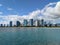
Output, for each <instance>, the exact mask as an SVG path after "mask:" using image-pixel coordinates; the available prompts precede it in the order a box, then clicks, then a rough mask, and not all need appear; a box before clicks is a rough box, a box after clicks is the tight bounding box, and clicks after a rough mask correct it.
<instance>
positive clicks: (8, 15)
mask: <svg viewBox="0 0 60 45" xmlns="http://www.w3.org/2000/svg"><path fill="white" fill-rule="evenodd" d="M24 19H28V20H29V19H44V20H46V21H52V22H53V23H60V1H59V0H44V1H43V0H0V24H1V23H3V24H8V23H9V21H13V22H15V21H17V20H18V21H20V22H22V21H23V20H24Z"/></svg>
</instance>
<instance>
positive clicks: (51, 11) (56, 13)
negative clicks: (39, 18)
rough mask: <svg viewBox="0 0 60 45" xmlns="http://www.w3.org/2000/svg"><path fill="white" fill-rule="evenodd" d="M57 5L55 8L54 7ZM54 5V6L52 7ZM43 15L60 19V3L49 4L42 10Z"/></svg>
mask: <svg viewBox="0 0 60 45" xmlns="http://www.w3.org/2000/svg"><path fill="white" fill-rule="evenodd" d="M54 4H55V6H54V7H52V6H53V5H54ZM50 5H52V6H50ZM41 12H42V14H43V15H44V16H46V17H49V18H51V19H57V18H60V2H57V3H49V4H48V6H47V5H46V6H45V8H44V9H42V11H41Z"/></svg>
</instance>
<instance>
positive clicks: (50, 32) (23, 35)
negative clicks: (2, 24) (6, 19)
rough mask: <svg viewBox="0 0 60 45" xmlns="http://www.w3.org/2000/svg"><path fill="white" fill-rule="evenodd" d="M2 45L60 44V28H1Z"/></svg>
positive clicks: (0, 39)
mask: <svg viewBox="0 0 60 45" xmlns="http://www.w3.org/2000/svg"><path fill="white" fill-rule="evenodd" d="M0 45H60V28H35V27H31V28H27V27H25V28H19V27H17V28H16V27H14V28H12V27H11V28H0Z"/></svg>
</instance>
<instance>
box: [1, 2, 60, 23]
mask: <svg viewBox="0 0 60 45" xmlns="http://www.w3.org/2000/svg"><path fill="white" fill-rule="evenodd" d="M8 10H13V9H12V8H8ZM41 15H42V16H41ZM1 17H2V18H3V20H5V21H6V22H9V21H13V22H15V21H17V20H19V21H21V22H23V19H42V18H43V19H45V20H51V21H55V19H59V18H60V1H59V2H54V3H49V4H47V5H46V6H45V7H44V8H43V9H42V10H40V9H37V10H35V11H32V12H30V13H28V14H27V15H22V16H20V15H8V16H1V15H0V18H1ZM6 22H5V23H6Z"/></svg>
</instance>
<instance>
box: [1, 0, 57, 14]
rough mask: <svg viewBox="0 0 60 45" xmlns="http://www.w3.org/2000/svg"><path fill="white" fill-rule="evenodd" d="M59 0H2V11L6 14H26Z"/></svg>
mask: <svg viewBox="0 0 60 45" xmlns="http://www.w3.org/2000/svg"><path fill="white" fill-rule="evenodd" d="M57 1H58V0H0V4H2V5H3V6H2V7H0V11H3V14H4V15H8V14H17V13H18V14H19V15H26V14H28V13H29V12H32V11H34V10H36V9H43V8H44V6H45V5H47V4H48V3H52V2H57ZM7 8H12V9H13V10H12V11H9V10H7Z"/></svg>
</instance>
